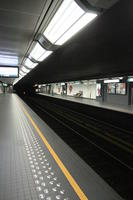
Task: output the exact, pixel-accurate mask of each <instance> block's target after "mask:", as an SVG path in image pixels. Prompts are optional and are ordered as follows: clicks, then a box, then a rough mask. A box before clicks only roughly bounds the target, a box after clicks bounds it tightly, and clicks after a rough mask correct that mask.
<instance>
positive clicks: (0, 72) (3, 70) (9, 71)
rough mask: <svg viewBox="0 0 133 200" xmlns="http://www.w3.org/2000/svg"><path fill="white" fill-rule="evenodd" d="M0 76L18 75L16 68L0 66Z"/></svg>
mask: <svg viewBox="0 0 133 200" xmlns="http://www.w3.org/2000/svg"><path fill="white" fill-rule="evenodd" d="M0 77H13V78H14V77H18V68H17V67H0Z"/></svg>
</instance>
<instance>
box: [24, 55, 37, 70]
mask: <svg viewBox="0 0 133 200" xmlns="http://www.w3.org/2000/svg"><path fill="white" fill-rule="evenodd" d="M24 64H25V66H26V67H28V68H29V69H33V68H34V67H36V66H37V65H38V63H34V62H32V61H31V60H30V59H29V58H27V59H26V60H25V63H24Z"/></svg>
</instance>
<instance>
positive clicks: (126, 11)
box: [16, 0, 133, 88]
mask: <svg viewBox="0 0 133 200" xmlns="http://www.w3.org/2000/svg"><path fill="white" fill-rule="evenodd" d="M127 74H133V0H126V1H125V0H121V1H119V2H118V3H117V4H115V5H114V6H113V7H112V8H111V9H109V10H107V11H106V12H105V13H104V14H102V15H101V16H100V17H98V18H97V19H96V20H95V21H93V23H91V24H89V25H88V26H86V27H85V29H84V30H82V31H81V32H80V33H78V34H77V35H76V36H74V37H73V38H72V39H71V40H69V41H68V42H67V43H66V44H65V45H63V46H62V47H60V48H59V49H58V50H56V51H55V52H54V53H53V54H52V55H51V56H49V57H48V58H47V59H46V60H45V61H44V62H42V63H41V64H39V65H38V66H37V67H36V68H35V69H34V70H32V71H31V72H30V73H29V74H28V75H27V76H25V77H24V78H23V79H22V80H21V81H19V82H18V83H17V84H16V86H17V87H18V88H19V87H23V86H24V85H32V84H35V83H47V82H59V81H68V80H76V79H92V78H101V77H108V76H119V75H127Z"/></svg>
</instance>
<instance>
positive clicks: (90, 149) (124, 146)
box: [25, 96, 133, 200]
mask: <svg viewBox="0 0 133 200" xmlns="http://www.w3.org/2000/svg"><path fill="white" fill-rule="evenodd" d="M25 101H26V103H27V104H28V105H29V106H31V108H32V109H33V110H34V111H35V112H36V113H37V114H38V115H39V116H40V117H41V118H42V119H43V120H44V121H45V122H46V123H47V124H48V125H49V126H50V127H51V128H52V129H53V130H54V131H55V132H56V133H57V134H58V135H59V136H60V137H61V138H62V139H63V140H64V141H65V142H66V143H67V144H68V145H69V146H70V147H71V148H72V149H73V150H74V151H75V152H76V153H77V154H78V155H79V156H80V157H81V158H82V159H83V160H84V161H85V162H86V163H88V165H90V166H91V167H92V168H93V169H94V170H95V171H96V172H97V173H98V174H99V175H100V176H101V177H102V178H103V179H104V180H105V181H106V182H107V183H108V184H109V185H110V186H111V187H112V188H114V189H115V190H116V191H117V192H118V193H119V194H120V195H121V196H122V197H123V198H124V199H127V200H130V199H132V196H133V192H132V185H133V162H132V155H133V145H132V138H133V135H132V133H131V132H129V131H126V130H123V129H120V128H118V127H114V126H112V125H109V124H107V123H105V122H101V121H99V120H97V119H94V118H91V117H89V116H86V115H84V114H82V113H77V112H75V111H73V110H71V109H69V108H66V107H63V106H60V105H57V104H55V103H52V102H48V101H47V100H45V98H39V96H36V97H28V98H26V99H25Z"/></svg>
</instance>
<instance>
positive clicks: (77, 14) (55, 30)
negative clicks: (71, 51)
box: [43, 0, 97, 45]
mask: <svg viewBox="0 0 133 200" xmlns="http://www.w3.org/2000/svg"><path fill="white" fill-rule="evenodd" d="M96 16H97V14H96V13H92V12H85V11H84V10H83V9H82V8H81V7H80V6H79V5H78V4H77V3H76V2H75V1H74V0H64V1H63V2H62V4H61V5H60V7H59V8H58V10H57V12H56V13H55V15H54V16H53V18H52V19H51V21H50V23H49V24H48V26H47V28H46V29H45V31H44V32H43V34H44V36H45V37H46V38H47V39H48V40H49V41H50V42H51V43H53V44H56V45H62V44H63V43H64V42H66V41H67V40H68V39H69V38H71V37H72V36H73V35H74V34H76V33H77V32H78V31H79V30H81V29H82V28H83V27H84V26H85V25H86V24H88V23H89V22H90V21H92V20H93V19H94V18H95V17H96Z"/></svg>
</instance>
